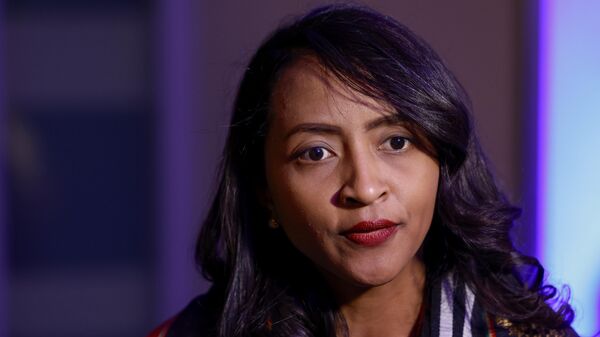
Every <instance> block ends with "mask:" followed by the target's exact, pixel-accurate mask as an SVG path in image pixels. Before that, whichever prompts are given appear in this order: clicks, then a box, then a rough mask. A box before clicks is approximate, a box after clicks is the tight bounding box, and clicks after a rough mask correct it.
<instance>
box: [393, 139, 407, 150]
mask: <svg viewBox="0 0 600 337" xmlns="http://www.w3.org/2000/svg"><path fill="white" fill-rule="evenodd" d="M405 142H406V140H405V139H404V138H402V137H394V138H392V139H391V140H390V145H391V146H392V149H394V150H400V149H401V148H403V147H404V143H405Z"/></svg>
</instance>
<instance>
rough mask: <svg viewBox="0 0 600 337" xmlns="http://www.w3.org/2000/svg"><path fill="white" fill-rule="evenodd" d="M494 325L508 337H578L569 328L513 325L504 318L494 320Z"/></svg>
mask: <svg viewBox="0 0 600 337" xmlns="http://www.w3.org/2000/svg"><path fill="white" fill-rule="evenodd" d="M495 323H496V328H497V329H498V331H502V332H504V333H503V335H505V336H510V337H579V335H578V334H577V332H575V330H573V328H571V327H567V328H564V329H549V328H543V327H539V326H536V325H535V324H525V323H513V322H511V321H509V320H507V319H505V318H496V319H495Z"/></svg>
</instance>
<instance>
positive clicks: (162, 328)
mask: <svg viewBox="0 0 600 337" xmlns="http://www.w3.org/2000/svg"><path fill="white" fill-rule="evenodd" d="M174 320H175V317H173V318H171V319H170V320H168V321H166V322H164V323H163V324H161V325H159V326H158V327H157V328H156V329H154V330H152V332H151V333H150V334H149V335H148V337H165V336H166V335H167V332H168V331H169V327H170V326H171V324H172V323H173V321H174Z"/></svg>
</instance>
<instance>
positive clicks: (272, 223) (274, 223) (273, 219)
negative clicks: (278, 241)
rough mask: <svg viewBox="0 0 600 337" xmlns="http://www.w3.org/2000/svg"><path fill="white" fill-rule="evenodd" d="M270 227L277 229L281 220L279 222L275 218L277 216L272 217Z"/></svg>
mask: <svg viewBox="0 0 600 337" xmlns="http://www.w3.org/2000/svg"><path fill="white" fill-rule="evenodd" d="M269 227H270V228H271V229H277V228H279V222H277V220H275V218H271V219H269Z"/></svg>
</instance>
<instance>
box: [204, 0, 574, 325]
mask: <svg viewBox="0 0 600 337" xmlns="http://www.w3.org/2000/svg"><path fill="white" fill-rule="evenodd" d="M306 55H311V56H314V57H316V58H317V60H318V61H319V63H320V64H322V65H323V66H324V67H325V68H326V69H327V70H328V71H330V72H331V73H332V74H333V75H334V76H337V77H338V78H339V79H340V80H341V81H342V82H343V83H345V84H347V85H348V86H349V87H350V88H352V89H354V90H356V91H358V92H360V93H363V94H365V95H367V96H369V97H372V98H375V99H377V100H379V101H382V102H386V103H387V104H389V105H390V106H392V107H394V108H395V111H396V113H397V114H398V115H399V116H400V117H401V118H402V119H403V120H404V121H406V122H407V124H408V125H412V126H413V128H415V129H418V131H419V132H418V133H419V134H422V135H424V136H425V137H426V139H427V142H428V143H429V144H430V145H431V146H432V147H433V150H434V151H433V152H434V153H435V156H436V157H437V160H438V162H439V165H440V182H439V188H438V192H437V200H436V208H435V211H434V217H433V222H432V224H431V228H430V231H429V232H428V234H427V237H426V238H425V241H424V243H423V246H422V247H421V250H420V254H421V257H422V259H423V261H424V263H425V266H426V269H427V281H426V282H427V283H428V284H431V282H434V280H436V279H439V278H440V277H442V276H443V275H445V274H446V273H447V272H450V271H452V272H453V273H454V274H455V275H458V276H459V277H460V278H461V279H462V281H463V282H465V283H466V284H467V285H468V286H470V287H471V288H472V289H473V290H474V291H475V293H476V294H477V298H478V301H480V303H481V304H482V306H483V308H485V310H486V311H487V312H488V313H490V314H492V315H496V316H499V317H504V318H507V319H509V320H511V321H513V322H526V323H528V324H529V323H535V324H536V325H537V326H542V327H547V328H564V327H566V326H568V325H569V324H570V322H571V321H572V319H573V311H572V309H571V307H570V306H569V305H568V304H567V303H566V302H563V301H562V300H561V299H560V296H559V294H558V292H557V290H556V288H554V287H553V286H551V285H546V284H544V279H543V277H544V269H543V268H542V266H541V265H540V263H539V262H538V260H537V259H535V258H533V257H529V256H525V255H523V254H521V253H520V252H518V251H517V250H516V249H515V247H514V246H513V244H512V241H511V239H510V236H509V231H510V229H511V227H512V226H513V223H514V221H515V219H516V218H517V217H518V216H519V214H520V210H519V209H518V208H516V207H514V206H512V205H511V204H510V203H509V202H508V200H507V198H506V197H505V195H504V194H503V193H502V192H501V191H500V190H499V188H498V187H497V184H496V183H495V181H494V178H493V176H492V174H491V173H490V169H489V167H488V164H487V160H486V158H485V156H484V154H483V153H482V151H481V149H480V146H479V143H478V140H477V138H476V136H475V134H474V132H473V126H472V122H471V117H470V115H471V113H470V109H471V107H470V102H469V99H468V97H467V95H466V94H465V92H464V90H463V88H462V87H461V85H460V84H459V83H458V81H457V80H456V78H455V77H454V76H453V75H452V73H451V72H450V71H449V70H448V69H447V68H446V66H445V65H444V63H443V62H442V60H441V59H440V58H439V56H438V55H437V54H436V53H435V52H434V51H433V50H432V49H431V47H429V46H428V45H427V43H425V42H424V41H423V40H422V39H420V38H419V37H417V36H416V35H415V34H413V33H412V32H411V31H410V30H409V29H407V28H406V27H405V26H403V25H401V24H400V23H398V22H397V21H395V20H394V19H392V18H390V17H388V16H384V15H382V14H379V13H377V12H374V11H372V10H370V9H368V8H364V7H360V6H355V5H332V6H327V7H321V8H317V9H315V10H313V11H311V12H309V13H308V14H307V15H305V16H303V17H301V18H300V19H298V20H296V21H294V22H293V23H291V24H288V25H286V26H283V27H281V28H279V29H277V30H276V31H275V32H274V33H273V34H272V35H271V36H270V37H269V38H268V39H267V40H266V41H265V42H264V43H263V44H262V45H261V46H260V48H259V49H258V51H257V52H256V54H255V55H254V56H253V57H252V59H251V61H250V63H249V65H248V67H247V69H246V71H245V73H244V76H243V79H242V81H241V84H240V87H239V92H238V95H237V98H236V101H235V105H234V110H233V116H232V120H231V125H230V130H229V136H228V138H227V143H226V146H225V150H224V153H223V158H222V163H221V168H220V176H219V180H218V187H217V191H216V196H215V198H214V201H213V203H212V206H211V208H210V211H209V213H208V215H207V218H206V220H205V222H204V224H203V227H202V230H201V233H200V236H199V238H198V242H197V248H196V249H197V250H196V258H197V263H198V264H199V266H200V267H201V268H202V271H203V275H204V277H205V278H207V279H208V280H210V281H212V282H213V288H212V291H211V293H212V298H213V304H214V306H215V310H216V318H215V320H214V332H215V334H216V335H217V336H222V337H225V336H227V337H231V336H336V334H337V335H339V334H343V335H347V334H348V331H347V327H346V324H345V321H344V318H343V316H342V315H341V313H340V312H339V309H338V307H337V306H336V303H335V300H334V299H333V298H331V295H330V294H331V292H330V291H328V290H327V286H326V283H325V282H324V281H323V279H322V278H321V277H320V275H319V273H318V272H317V271H316V269H315V268H314V267H313V265H312V263H311V262H310V261H309V260H308V259H307V258H306V257H304V256H303V255H302V254H301V253H300V252H299V251H297V250H296V249H295V248H294V247H293V246H292V244H291V243H290V242H289V241H288V239H287V238H286V236H285V234H284V233H283V231H281V230H272V229H270V228H268V225H267V224H268V220H269V212H268V211H267V210H266V208H265V205H264V203H262V202H261V201H260V198H259V195H260V191H261V190H262V189H264V188H265V176H264V174H265V173H264V145H265V135H266V133H267V130H268V128H269V123H268V121H269V118H268V116H269V113H270V111H269V109H270V98H271V94H272V92H273V87H274V85H276V83H277V80H278V77H279V75H280V74H281V73H282V71H283V70H284V69H286V68H287V67H289V66H290V65H291V64H293V63H294V62H295V61H297V60H298V59H299V58H301V57H303V56H306ZM524 271H526V272H527V273H524ZM525 274H527V275H529V276H528V277H525V276H524V275H525ZM531 275H533V276H531ZM549 302H555V303H554V308H555V309H552V308H551V306H550V305H549V304H548V303H549Z"/></svg>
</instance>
